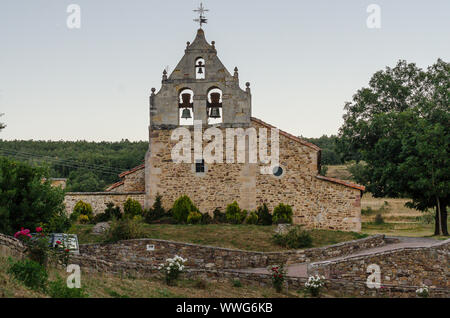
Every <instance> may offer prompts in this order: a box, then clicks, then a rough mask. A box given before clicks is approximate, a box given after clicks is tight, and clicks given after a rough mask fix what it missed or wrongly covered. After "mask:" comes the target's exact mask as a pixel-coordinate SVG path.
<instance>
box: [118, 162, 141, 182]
mask: <svg viewBox="0 0 450 318" xmlns="http://www.w3.org/2000/svg"><path fill="white" fill-rule="evenodd" d="M144 168H145V163H143V164H141V165H139V166H137V167H134V168H132V169H130V170H128V171H124V172H122V173H121V174H119V178H123V177H125V176H126V175H127V174H130V173H133V172H136V171H138V170H141V169H144Z"/></svg>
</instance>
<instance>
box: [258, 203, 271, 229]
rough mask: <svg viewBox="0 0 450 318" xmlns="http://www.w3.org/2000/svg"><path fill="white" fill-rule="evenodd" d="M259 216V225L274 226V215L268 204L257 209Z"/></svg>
mask: <svg viewBox="0 0 450 318" xmlns="http://www.w3.org/2000/svg"><path fill="white" fill-rule="evenodd" d="M256 214H257V215H258V224H260V225H272V215H271V214H270V212H269V208H268V207H267V204H265V203H264V204H263V205H262V206H259V207H258V208H257V209H256Z"/></svg>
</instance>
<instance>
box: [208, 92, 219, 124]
mask: <svg viewBox="0 0 450 318" xmlns="http://www.w3.org/2000/svg"><path fill="white" fill-rule="evenodd" d="M206 96H207V102H206V113H207V115H208V124H210V125H213V124H221V123H222V122H223V116H222V90H221V89H220V88H218V87H212V88H210V89H209V90H208V94H207V95H206Z"/></svg>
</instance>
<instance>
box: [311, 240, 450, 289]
mask: <svg viewBox="0 0 450 318" xmlns="http://www.w3.org/2000/svg"><path fill="white" fill-rule="evenodd" d="M449 251H450V240H446V241H443V242H438V243H435V244H433V245H432V246H431V247H403V248H398V249H395V250H390V251H385V252H377V253H369V254H366V255H361V256H354V257H349V258H344V259H339V260H330V261H323V262H317V263H311V264H309V265H308V274H320V275H324V276H326V277H327V278H331V279H345V280H352V281H360V282H362V281H365V280H366V279H367V275H368V274H367V267H368V266H369V265H370V264H377V265H378V266H380V271H381V284H382V285H385V284H388V285H394V286H400V287H401V286H421V285H422V284H425V285H427V286H432V287H435V288H445V289H450V270H449V268H450V267H449V264H450V262H449V261H450V253H449Z"/></svg>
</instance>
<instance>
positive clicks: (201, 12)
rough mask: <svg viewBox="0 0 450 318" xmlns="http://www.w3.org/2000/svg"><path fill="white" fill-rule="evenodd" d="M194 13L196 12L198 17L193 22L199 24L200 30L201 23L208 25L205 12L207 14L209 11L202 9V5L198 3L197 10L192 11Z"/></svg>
mask: <svg viewBox="0 0 450 318" xmlns="http://www.w3.org/2000/svg"><path fill="white" fill-rule="evenodd" d="M193 11H194V12H197V13H198V15H199V17H198V19H194V21H195V22H198V23H200V29H201V28H202V24H203V23H205V24H206V23H208V19H207V18H206V17H205V15H204V14H205V12H208V11H209V10H207V9H205V8H204V7H203V3H200V7H199V8H198V9H197V10H193Z"/></svg>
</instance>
